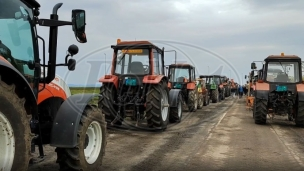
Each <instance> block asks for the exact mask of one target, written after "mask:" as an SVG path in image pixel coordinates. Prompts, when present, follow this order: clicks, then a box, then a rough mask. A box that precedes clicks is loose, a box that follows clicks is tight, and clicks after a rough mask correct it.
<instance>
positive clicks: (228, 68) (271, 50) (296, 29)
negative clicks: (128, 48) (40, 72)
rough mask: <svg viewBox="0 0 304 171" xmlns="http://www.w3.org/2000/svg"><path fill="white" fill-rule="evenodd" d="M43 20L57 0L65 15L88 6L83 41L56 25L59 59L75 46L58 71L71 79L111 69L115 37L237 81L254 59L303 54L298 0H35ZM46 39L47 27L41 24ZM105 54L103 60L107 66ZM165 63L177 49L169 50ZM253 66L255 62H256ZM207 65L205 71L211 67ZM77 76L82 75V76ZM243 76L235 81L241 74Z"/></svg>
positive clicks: (302, 4)
mask: <svg viewBox="0 0 304 171" xmlns="http://www.w3.org/2000/svg"><path fill="white" fill-rule="evenodd" d="M39 2H40V4H41V6H42V7H41V14H40V18H48V17H49V14H50V13H51V12H52V7H53V6H54V5H55V4H56V3H59V2H63V6H62V7H61V8H60V9H59V11H58V14H59V18H60V19H62V20H70V18H71V10H72V9H77V8H78V9H79V8H81V9H85V10H86V20H87V22H86V23H87V25H86V34H87V38H88V42H87V43H86V44H80V43H78V42H77V41H76V39H75V37H74V34H73V32H72V28H71V27H70V26H65V27H62V28H59V35H58V38H59V39H58V53H57V55H58V61H63V59H64V56H65V54H66V50H67V48H68V46H69V45H70V44H76V45H78V47H79V49H80V50H79V53H78V54H77V55H76V56H75V57H74V58H75V59H76V60H77V62H78V63H77V66H76V70H75V71H73V72H69V71H68V70H67V68H65V67H61V68H60V69H58V70H57V73H58V74H59V75H60V76H62V77H64V78H65V79H66V80H67V82H68V83H69V84H94V83H97V80H98V78H99V77H101V76H102V75H104V73H105V72H107V73H109V72H110V70H109V62H110V61H111V59H112V49H111V48H110V45H112V44H115V43H116V39H117V38H120V39H122V40H135V39H136V40H150V41H151V42H153V43H155V44H156V45H158V46H160V47H165V50H176V51H177V60H178V61H180V62H182V61H186V62H188V63H191V64H193V65H194V66H195V67H196V68H197V70H198V71H197V72H198V73H199V74H208V72H209V74H211V73H214V72H215V71H216V70H219V72H221V73H222V74H223V75H226V76H228V77H230V76H231V78H234V79H235V80H237V81H238V82H241V81H244V80H243V77H244V75H245V74H247V73H248V72H249V71H250V63H251V62H252V61H253V60H256V61H259V60H263V59H264V58H265V57H267V56H268V55H271V54H280V53H281V52H284V53H285V54H294V55H299V56H300V57H301V56H303V55H304V48H303V47H304V19H303V16H304V11H303V8H304V1H303V0H293V1H287V0H267V1H262V0H246V1H242V0H225V1H223V0H128V1H125V0H87V1H84V0H65V1H64V0H61V1H58V0H52V1H48V0H40V1H39ZM38 31H39V33H40V36H42V37H44V38H45V39H47V40H48V29H46V28H44V27H40V28H38ZM105 56H106V60H107V64H106V65H105V64H104V58H105ZM165 58H166V65H169V64H170V63H173V62H174V53H172V52H167V53H166V56H165ZM258 66H260V65H259V64H258ZM208 68H209V71H208ZM82 78H86V79H85V80H84V79H82ZM239 79H240V80H239Z"/></svg>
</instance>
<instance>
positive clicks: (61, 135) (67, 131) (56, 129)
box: [50, 93, 101, 148]
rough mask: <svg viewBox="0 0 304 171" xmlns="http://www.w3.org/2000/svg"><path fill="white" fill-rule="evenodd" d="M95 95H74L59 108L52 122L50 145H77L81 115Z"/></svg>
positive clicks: (69, 146)
mask: <svg viewBox="0 0 304 171" xmlns="http://www.w3.org/2000/svg"><path fill="white" fill-rule="evenodd" d="M95 96H101V95H99V94H96V93H84V94H75V95H72V96H70V97H69V98H67V100H65V101H64V102H63V103H62V105H61V106H60V108H59V110H58V112H57V114H56V117H55V119H54V122H53V126H52V132H51V142H50V145H51V146H54V147H61V148H73V147H75V146H76V145H77V144H76V143H77V131H78V126H79V122H80V119H81V117H82V113H83V111H84V109H85V107H86V106H87V104H88V102H89V101H90V100H91V99H92V98H93V97H95Z"/></svg>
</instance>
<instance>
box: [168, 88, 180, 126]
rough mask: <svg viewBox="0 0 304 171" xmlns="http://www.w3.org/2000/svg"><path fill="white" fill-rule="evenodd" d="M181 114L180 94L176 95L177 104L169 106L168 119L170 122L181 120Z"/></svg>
mask: <svg viewBox="0 0 304 171" xmlns="http://www.w3.org/2000/svg"><path fill="white" fill-rule="evenodd" d="M182 116H183V97H182V95H181V94H179V95H178V97H177V106H176V107H171V108H170V116H169V121H170V122H171V123H175V122H178V123H179V122H181V120H182Z"/></svg>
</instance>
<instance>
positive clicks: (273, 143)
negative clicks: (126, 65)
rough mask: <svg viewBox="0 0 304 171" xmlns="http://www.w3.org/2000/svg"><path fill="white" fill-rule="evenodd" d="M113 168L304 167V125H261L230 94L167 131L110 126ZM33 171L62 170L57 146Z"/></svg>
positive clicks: (109, 166) (108, 160)
mask: <svg viewBox="0 0 304 171" xmlns="http://www.w3.org/2000/svg"><path fill="white" fill-rule="evenodd" d="M107 141H108V143H107V147H106V154H105V157H104V160H103V166H102V167H101V168H100V170H108V171H112V170H113V171H114V170H115V171H116V170H117V171H128V170H130V171H136V170H147V171H150V170H151V171H154V170H155V171H156V170H157V171H161V170H166V171H180V170H181V171H192V170H193V171H197V170H208V171H209V170H231V171H232V170H233V171H236V170H257V171H263V170H267V171H269V170H276V171H280V170H290V171H293V170H304V128H296V127H295V126H294V124H293V123H292V122H290V121H287V120H286V117H278V118H274V120H272V121H270V120H269V121H268V123H267V124H266V125H256V124H254V120H253V119H252V112H249V111H246V108H245V101H244V99H235V98H232V97H230V98H228V99H226V100H224V101H223V102H221V103H217V104H211V103H210V105H209V106H204V108H203V109H200V110H198V111H196V112H194V113H187V112H184V118H183V120H182V122H181V123H179V124H170V125H169V127H168V128H167V130H166V131H164V132H156V133H155V132H147V131H136V130H125V129H108V140H107ZM46 149H47V151H49V152H48V153H47V154H48V156H46V159H45V161H43V162H41V163H39V164H36V165H34V166H32V167H30V170H31V171H39V170H43V171H55V170H56V171H57V170H58V166H57V164H56V163H55V161H56V154H55V153H54V152H53V151H54V149H53V148H51V147H46Z"/></svg>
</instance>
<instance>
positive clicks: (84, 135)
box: [55, 105, 106, 171]
mask: <svg viewBox="0 0 304 171" xmlns="http://www.w3.org/2000/svg"><path fill="white" fill-rule="evenodd" d="M105 146H106V122H105V118H104V115H103V114H102V112H101V111H100V110H99V109H98V107H97V106H91V105H87V106H86V108H85V110H84V112H83V114H82V117H81V120H80V123H79V127H78V132H77V146H76V147H75V148H56V150H55V151H56V152H57V163H59V166H60V171H70V170H72V171H73V170H74V171H76V170H77V171H78V170H83V171H91V170H98V169H99V168H100V166H101V165H102V159H103V156H104V153H105Z"/></svg>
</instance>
